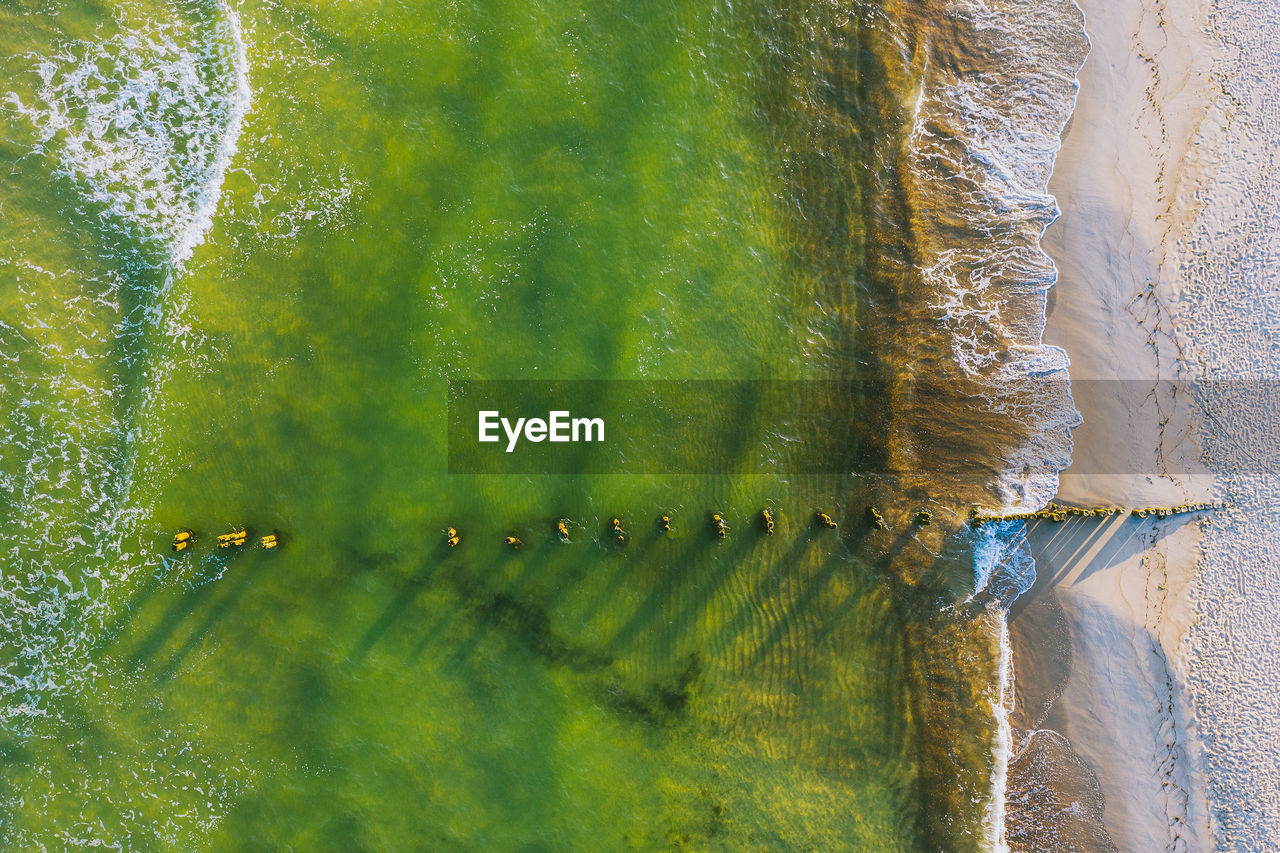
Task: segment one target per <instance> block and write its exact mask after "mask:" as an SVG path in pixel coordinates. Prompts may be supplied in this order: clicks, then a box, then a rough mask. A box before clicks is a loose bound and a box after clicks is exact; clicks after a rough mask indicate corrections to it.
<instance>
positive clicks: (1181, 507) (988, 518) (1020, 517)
mask: <svg viewBox="0 0 1280 853" xmlns="http://www.w3.org/2000/svg"><path fill="white" fill-rule="evenodd" d="M1224 506H1225V504H1224V503H1222V502H1221V501H1211V502H1209V503H1197V504H1178V505H1177V506H1144V507H1138V508H1136V509H1128V508H1126V507H1122V506H1098V507H1081V506H1061V505H1060V504H1053V503H1051V504H1049V505H1048V506H1046V507H1045V508H1044V509H1040V510H1036V511H1035V512H1014V513H1009V514H1007V515H994V514H990V513H984V512H982V511H981V510H979V509H977V508H974V509H973V510H971V511H970V513H969V523H970V524H972V525H973V526H975V527H977V526H979V525H982V524H990V523H992V522H996V521H1054V522H1062V521H1066V520H1067V519H1068V518H1108V517H1110V516H1114V515H1125V514H1128V515H1131V516H1133V517H1134V518H1169V517H1170V516H1174V515H1185V514H1187V513H1192V512H1205V511H1207V510H1214V509H1222V508H1223V507H1224Z"/></svg>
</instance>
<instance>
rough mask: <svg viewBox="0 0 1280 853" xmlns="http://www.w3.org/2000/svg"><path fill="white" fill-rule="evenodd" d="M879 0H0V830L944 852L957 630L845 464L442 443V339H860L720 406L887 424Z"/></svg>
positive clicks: (789, 354) (955, 789)
mask: <svg viewBox="0 0 1280 853" xmlns="http://www.w3.org/2000/svg"><path fill="white" fill-rule="evenodd" d="M880 16H881V12H880V11H879V10H878V9H876V8H874V7H871V6H866V5H862V4H852V5H850V6H848V7H839V6H835V5H831V4H821V3H812V4H803V3H801V4H789V3H777V2H773V0H752V1H751V2H745V3H744V2H733V3H731V2H707V0H662V1H661V2H649V0H645V2H639V3H626V4H616V3H592V2H574V0H538V2H533V3H512V2H504V0H480V1H478V2H448V3H412V2H404V3H397V4H388V3H360V2H349V3H348V2H344V3H318V4H312V3H301V2H298V3H295V2H256V0H247V2H243V3H239V4H236V5H235V6H234V7H231V8H228V7H224V6H222V5H219V4H213V3H207V2H205V3H189V4H178V5H176V6H175V5H170V4H159V3H156V4H151V3H146V2H130V3H126V4H122V5H116V4H98V3H91V2H83V0H74V2H68V3H64V4H59V5H57V6H56V7H47V6H46V5H44V4H38V3H24V2H9V3H0V56H3V57H4V58H3V63H2V64H0V69H2V71H0V79H2V80H3V89H4V91H5V92H7V93H8V96H7V98H6V99H5V100H4V103H3V105H2V106H0V118H2V120H3V122H4V124H3V126H4V129H5V133H4V135H3V138H2V140H0V192H2V193H3V195H2V196H0V212H2V214H3V215H2V217H0V255H2V257H0V355H2V356H3V360H4V363H3V370H4V377H3V384H2V385H0V408H2V409H3V411H4V412H5V415H4V424H5V426H4V430H5V431H4V434H3V436H0V440H3V451H2V455H0V532H2V533H3V537H2V538H3V542H4V546H3V553H4V557H3V560H4V565H3V585H2V591H3V596H4V598H3V605H4V614H3V617H2V619H3V621H2V622H0V625H2V626H3V632H4V633H3V635H0V690H2V691H3V699H2V701H0V767H2V769H0V839H2V840H3V841H4V844H5V846H6V847H8V848H10V849H40V848H44V849H66V848H70V847H74V846H87V845H89V844H90V843H95V842H96V843H100V844H101V845H105V846H107V847H109V848H111V847H114V848H115V849H127V850H153V849H154V850H161V849H174V850H193V849H215V850H241V849H262V850H284V849H295V850H342V851H356V850H485V851H535V850H547V851H551V850H555V851H560V850H583V851H596V850H628V849H633V850H664V849H690V850H899V849H938V848H959V849H969V848H973V847H978V846H981V838H982V830H981V826H980V825H981V824H982V821H983V820H984V814H985V811H984V809H985V801H983V800H982V795H983V794H984V793H985V791H986V788H987V786H988V785H989V779H988V778H987V774H988V772H989V770H990V762H991V759H990V755H989V746H990V736H991V731H990V726H991V723H990V721H989V720H988V719H987V718H988V717H989V708H986V707H985V706H983V705H982V699H983V697H984V696H985V695H986V694H985V693H984V691H985V690H987V689H988V688H989V686H990V683H991V672H992V671H993V669H994V667H993V665H992V660H991V659H990V657H989V656H990V655H991V654H992V651H991V649H992V646H991V644H990V642H989V641H990V636H991V628H990V626H989V625H986V624H985V623H981V622H980V621H979V623H978V625H977V627H976V628H975V627H974V626H973V625H972V624H970V623H968V622H962V623H951V622H946V620H943V622H946V624H939V619H940V617H938V616H936V614H932V612H931V611H930V609H929V607H928V603H929V601H931V600H932V599H931V596H932V595H933V594H934V593H936V592H937V590H936V589H934V590H933V591H932V592H930V593H923V592H920V591H919V590H918V589H917V588H916V587H915V586H913V585H912V583H911V582H909V581H912V582H913V581H915V580H917V579H918V577H919V575H920V573H921V572H922V571H923V569H921V568H920V566H929V565H933V564H934V563H935V562H937V561H938V560H939V559H941V560H942V561H943V562H945V560H946V559H947V558H946V556H945V555H946V553H947V549H948V548H949V547H952V546H948V545H946V544H945V543H944V542H943V541H942V539H941V538H940V535H934V536H933V537H932V538H930V537H928V536H925V535H924V534H920V533H918V531H913V530H906V531H905V532H904V529H903V528H902V527H901V526H899V527H898V528H897V532H894V531H875V530H872V529H871V528H869V527H868V526H867V525H866V524H865V523H864V522H863V512H864V508H865V506H866V505H867V504H868V503H871V502H873V501H876V500H877V499H879V497H881V496H882V495H881V493H880V491H881V490H882V487H883V484H882V483H880V482H879V481H878V480H877V479H876V478H875V477H871V478H869V479H868V478H859V479H854V478H850V477H841V476H817V475H814V476H798V475H793V474H790V473H788V471H789V470H791V469H789V468H788V467H787V466H780V467H779V470H778V471H776V472H773V473H746V474H744V473H737V474H732V473H726V474H724V475H715V474H700V475H697V476H694V475H646V476H639V475H607V474H606V475H593V476H575V475H554V476H526V475H515V474H512V475H487V476H462V475H450V474H449V473H448V470H447V466H446V446H447V436H446V431H445V430H446V423H447V417H446V406H447V400H448V393H449V387H450V383H451V382H455V383H456V382H460V381H464V380H468V379H521V380H531V379H653V378H661V379H707V380H713V379H776V378H783V379H812V380H831V379H837V380H850V379H855V380H859V381H863V382H865V383H867V384H866V386H865V387H867V388H868V389H872V390H869V391H868V392H867V393H866V395H865V396H862V397H859V396H852V397H850V398H849V399H848V400H841V401H836V402H837V403H838V405H832V401H831V400H825V399H824V400H806V399H797V400H796V402H795V405H796V407H797V409H799V410H802V411H803V410H805V409H806V408H812V409H813V410H814V411H821V412H823V413H826V414H825V415H824V416H826V417H832V415H831V414H830V413H831V412H832V411H833V410H834V411H835V412H836V413H837V416H838V417H839V418H840V422H839V423H833V424H832V425H831V427H832V428H831V433H832V435H838V436H840V437H841V438H842V443H840V444H835V443H834V442H833V443H832V445H831V446H821V447H812V446H810V447H806V448H805V449H803V450H795V449H792V448H791V447H790V445H789V443H788V438H787V436H785V435H771V434H770V433H769V430H768V426H769V425H768V424H767V423H762V422H761V419H760V418H758V417H754V416H753V414H752V411H751V408H750V406H749V402H750V401H747V400H744V401H739V402H740V403H741V404H742V406H743V416H742V417H741V418H740V419H738V420H737V424H738V429H739V435H737V436H734V438H735V439H736V440H741V441H742V442H743V444H744V446H746V445H750V446H753V447H755V446H760V445H763V446H764V447H766V448H768V449H771V450H772V451H773V452H776V454H777V455H778V457H779V458H783V459H786V458H791V459H792V461H794V462H797V463H804V462H805V461H806V460H804V459H795V458H794V454H797V453H801V454H803V453H811V454H820V455H821V456H822V459H823V464H824V465H826V464H829V463H830V460H831V459H833V458H834V459H836V460H839V459H840V458H841V456H842V454H850V456H851V457H852V455H853V454H855V452H856V453H858V454H867V453H870V454H872V455H873V456H874V455H875V454H876V453H878V452H881V450H882V448H880V443H881V441H882V438H883V436H882V434H881V432H880V430H881V428H882V426H883V423H884V418H885V412H884V408H883V407H884V405H885V400H884V398H882V397H880V396H877V395H876V394H875V393H874V389H875V388H877V387H880V386H881V384H883V383H887V382H889V381H891V379H892V376H893V375H894V372H895V371H897V370H899V369H901V366H900V365H895V364H894V363H893V362H892V361H891V360H890V359H888V358H886V356H885V355H884V353H885V351H886V350H885V349H884V348H883V344H884V341H883V340H882V339H881V338H880V337H878V335H880V334H881V332H879V331H877V330H878V329H880V328H881V326H879V325H877V324H878V320H877V317H876V314H877V312H885V311H889V310H891V309H892V300H893V299H894V298H897V296H896V295H897V294H900V292H901V291H900V289H899V284H898V282H897V281H896V279H895V277H894V276H895V273H894V272H893V270H894V269H895V267H894V266H893V264H892V263H890V262H889V261H886V259H885V251H886V249H885V239H884V235H885V233H886V232H888V233H895V229H899V231H901V230H904V229H905V227H906V226H905V219H904V220H901V221H900V220H898V219H895V217H896V216H898V215H899V214H898V213H897V212H896V211H897V207H895V204H896V203H895V202H893V201H892V198H893V193H892V192H891V190H892V187H893V186H894V181H895V169H896V168H897V161H896V159H895V152H896V151H898V150H899V148H900V146H901V144H902V140H901V133H902V125H901V122H902V116H903V111H904V109H905V108H904V106H903V104H904V103H906V101H907V100H908V99H909V97H910V93H908V92H905V91H903V90H902V85H901V81H902V80H904V79H905V77H906V72H905V71H903V70H902V69H899V68H895V67H894V66H893V62H894V61H895V57H896V58H898V59H902V57H901V55H900V52H898V51H899V48H898V47H897V46H895V45H894V44H893V43H891V42H890V41H889V39H888V35H887V33H888V32H889V30H888V29H887V28H886V27H885V25H884V21H883V19H882V18H881V17H880ZM239 42H242V43H243V57H240V56H238V54H237V43H239ZM903 61H905V60H903ZM156 69H160V71H159V72H157V71H156ZM246 76H247V85H248V87H249V90H250V91H251V92H252V99H251V102H249V103H248V106H247V110H243V109H242V107H244V104H243V103H242V102H241V101H240V100H238V97H239V93H238V86H239V85H240V84H239V83H238V82H237V81H239V80H240V79H241V78H243V77H246ZM238 104H239V106H237V105H238ZM238 110H240V112H243V115H242V116H241V115H240V112H238ZM236 125H239V127H238V128H237V127H236ZM229 128H230V129H232V130H238V133H237V134H236V135H235V138H234V139H229V136H228V129H229ZM229 142H234V143H235V145H234V150H233V149H232V148H231V147H229V145H228V143H229ZM224 155H225V156H224ZM224 161H225V162H224ZM886 199H889V200H888V201H886ZM211 204H212V205H213V207H212V208H211V210H210V216H211V218H210V220H209V222H210V224H209V225H208V227H207V229H206V228H205V227H204V225H203V224H202V220H201V215H200V213H199V212H200V211H202V210H205V209H207V208H209V206H210V205H211ZM193 235H194V237H193ZM188 244H190V247H191V251H190V252H189V257H185V258H183V257H182V256H183V255H186V254H188V253H187V251H186V248H187V246H188ZM592 414H594V415H598V416H601V417H603V418H604V419H605V420H606V422H608V423H611V424H620V425H625V429H626V430H627V431H628V434H630V435H633V436H634V435H639V436H645V435H646V434H647V431H653V433H654V434H653V435H652V436H651V441H652V442H653V444H654V445H655V446H660V444H661V442H662V441H663V436H662V435H661V434H658V432H657V428H656V426H655V425H656V424H658V423H659V420H658V419H657V418H656V417H652V416H651V415H650V414H648V413H646V411H645V408H644V407H643V406H640V405H637V404H636V401H635V400H633V399H630V398H628V397H627V395H626V394H624V393H621V392H619V393H614V394H608V393H606V394H603V395H602V396H601V397H600V399H599V400H598V409H597V410H596V411H595V412H593V413H592ZM849 424H853V425H854V430H853V439H852V440H851V442H844V439H845V438H847V437H848V436H850V429H849ZM789 454H790V456H789ZM809 461H811V460H809ZM798 467H804V466H803V465H802V464H801V465H799V466H798ZM834 467H836V468H838V467H839V466H838V465H836V466H834ZM765 506H770V507H772V508H773V509H774V511H775V513H776V515H777V519H778V531H777V535H775V536H774V537H772V538H769V537H765V536H763V535H761V533H760V531H759V530H758V529H757V526H756V523H755V520H756V518H757V517H758V512H759V510H760V509H761V508H762V507H765ZM817 509H825V510H826V511H828V512H830V513H831V514H832V515H834V516H836V517H837V519H839V520H840V521H841V522H842V526H841V529H840V532H839V533H838V534H827V533H824V532H822V531H819V530H816V529H815V528H814V527H813V525H812V524H811V519H812V517H813V513H814V511H815V510H817ZM712 511H717V512H721V513H723V514H724V516H725V517H726V518H727V519H728V520H729V523H730V526H731V531H730V536H729V537H728V538H727V539H726V540H725V541H717V539H716V538H715V537H714V536H713V535H711V533H710V530H709V527H708V524H707V517H708V513H710V512H712ZM664 512H665V513H668V514H669V515H670V516H671V518H672V521H673V525H674V528H675V530H674V534H675V535H671V536H666V535H663V534H662V533H661V532H660V531H659V530H658V528H657V525H656V523H655V521H656V518H657V516H658V515H659V514H660V513H664ZM613 516H620V517H621V518H622V519H624V523H625V526H626V527H627V528H628V530H629V534H630V536H629V542H628V543H627V545H626V547H622V548H619V547H615V546H614V544H613V543H612V541H611V540H610V537H609V534H608V530H607V528H608V522H609V519H610V518H611V517H613ZM557 518H567V519H570V521H571V530H572V539H573V541H572V543H571V544H568V545H565V544H562V543H560V542H558V541H557V540H556V536H555V531H554V527H553V524H554V521H555V519H557ZM236 525H246V526H247V527H248V528H249V532H250V536H251V544H252V537H256V536H258V535H261V534H264V533H267V532H269V531H271V530H273V529H274V530H278V531H279V532H280V538H281V542H282V546H281V547H280V548H279V549H278V550H277V551H275V552H264V551H262V550H260V549H258V548H256V547H249V548H246V549H245V550H244V552H243V553H236V554H231V555H227V554H223V553H220V552H217V551H216V550H215V549H214V548H213V547H212V539H213V538H214V536H215V535H216V534H218V533H222V532H225V531H227V530H229V529H231V528H232V527H233V526H236ZM449 525H453V526H456V527H457V528H458V529H459V530H460V532H461V536H462V544H461V545H460V546H459V547H458V548H456V549H452V550H451V549H448V548H447V547H445V545H444V542H443V531H444V529H445V528H446V526H449ZM181 528H191V529H192V530H194V531H195V532H196V537H197V542H196V545H195V546H194V547H193V548H192V549H191V553H189V554H187V555H182V556H178V557H174V555H171V554H170V553H169V552H168V543H169V537H170V536H171V535H172V533H173V532H174V531H175V530H178V529H181ZM510 533H516V534H518V535H520V536H521V538H522V539H523V540H524V548H523V549H522V550H520V551H519V552H511V551H509V550H507V549H504V548H503V547H502V543H501V537H502V536H504V535H507V534H510ZM939 554H943V555H944V556H943V557H942V558H939V557H938V556H937V555H939ZM912 561H914V563H913V565H914V566H915V568H912V569H910V570H906V569H903V567H902V564H903V563H904V562H912ZM904 578H907V579H908V580H904ZM966 648H968V649H969V651H970V652H972V654H974V655H976V656H977V658H976V660H977V663H976V664H974V665H973V668H972V669H966V668H965V666H964V665H962V664H960V663H957V654H958V653H957V649H966ZM975 673H976V674H975ZM975 708H976V709H977V710H975ZM966 714H969V715H973V717H974V719H972V720H970V719H966V718H965V715H966ZM975 720H976V722H975ZM957 721H959V722H957ZM960 723H963V724H964V725H965V726H966V727H967V728H966V731H967V732H968V733H967V734H966V735H964V736H956V730H957V729H956V728H955V727H956V726H958V725H960ZM965 738H968V739H969V740H968V741H966V740H965ZM970 741H971V743H970ZM940 744H941V745H940ZM964 744H969V747H966V746H965V745H964ZM966 748H971V751H970V752H965V749H966ZM940 756H941V757H940ZM966 774H969V775H966Z"/></svg>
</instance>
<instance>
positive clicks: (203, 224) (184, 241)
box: [171, 3, 253, 268]
mask: <svg viewBox="0 0 1280 853" xmlns="http://www.w3.org/2000/svg"><path fill="white" fill-rule="evenodd" d="M222 8H223V11H224V12H225V13H226V15H227V29H228V30H229V31H230V33H231V44H232V55H233V61H232V66H233V67H234V68H235V84H236V87H235V96H234V98H233V99H232V101H231V115H230V118H229V119H228V121H227V127H226V129H225V130H224V131H223V133H222V141H221V142H220V143H219V144H218V152H217V155H216V156H215V157H214V161H213V165H212V168H211V169H210V170H209V177H208V179H207V180H206V181H205V184H204V187H203V188H202V189H201V190H200V194H199V195H198V196H197V197H196V202H195V207H194V210H193V212H192V217H191V221H190V223H188V225H187V227H186V228H185V229H183V231H182V233H181V234H180V235H178V238H177V239H176V240H175V241H174V244H173V248H172V253H171V258H172V261H173V265H174V266H175V267H178V268H181V267H182V265H183V263H184V262H185V261H186V260H187V259H188V258H190V257H191V253H192V252H194V251H195V248H196V246H199V245H200V244H201V243H202V242H203V241H204V235H205V234H206V233H207V232H208V231H209V229H210V228H211V227H212V226H213V217H214V214H216V213H217V211H218V202H219V201H220V200H221V198H222V184H223V182H224V181H225V180H226V177H227V168H228V167H229V166H230V165H231V160H232V158H234V157H235V155H236V151H238V150H239V145H240V132H241V131H242V130H243V129H244V119H245V116H246V115H248V113H249V107H250V105H251V104H252V103H253V90H252V89H251V88H250V87H249V59H248V52H247V50H246V49H245V44H244V36H243V33H242V32H241V29H240V15H239V13H237V12H236V10H235V9H233V8H231V6H230V5H229V4H227V3H223V4H222Z"/></svg>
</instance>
